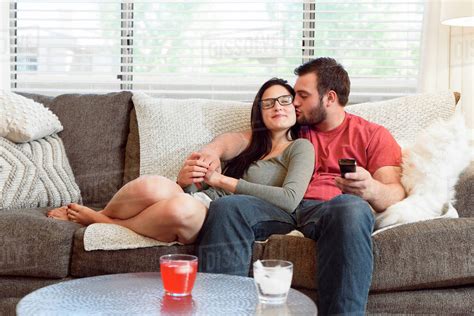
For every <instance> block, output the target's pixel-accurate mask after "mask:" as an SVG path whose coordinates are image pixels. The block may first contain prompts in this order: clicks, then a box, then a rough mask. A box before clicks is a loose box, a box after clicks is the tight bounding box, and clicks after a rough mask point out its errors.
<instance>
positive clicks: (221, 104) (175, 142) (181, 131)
mask: <svg viewBox="0 0 474 316" xmlns="http://www.w3.org/2000/svg"><path fill="white" fill-rule="evenodd" d="M133 103H134V105H135V110H136V112H137V122H138V132H139V135H140V175H145V174H159V175H162V176H165V177H167V178H168V179H172V180H175V179H176V176H177V174H178V172H179V170H180V169H181V166H182V164H183V162H184V160H185V159H186V157H188V156H189V154H190V153H191V152H192V151H197V150H199V149H201V148H202V147H203V146H204V145H205V144H207V143H208V142H210V141H211V140H212V139H213V138H214V137H215V136H217V135H219V134H222V133H225V132H231V131H241V130H247V129H249V128H250V109H251V105H250V104H248V103H240V102H231V101H218V100H200V99H187V100H180V99H164V98H163V99H160V98H152V97H150V96H148V95H146V94H143V93H134V94H133Z"/></svg>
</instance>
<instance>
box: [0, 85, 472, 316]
mask: <svg viewBox="0 0 474 316" xmlns="http://www.w3.org/2000/svg"><path fill="white" fill-rule="evenodd" d="M24 95H25V96H27V97H30V98H32V99H34V100H36V101H39V102H41V103H43V104H45V105H46V106H47V107H49V108H50V109H51V110H52V111H53V112H54V113H55V114H56V115H57V116H58V117H59V119H60V120H61V122H62V124H63V125H64V131H62V132H61V133H60V136H61V138H62V140H63V142H64V145H65V148H66V152H67V155H68V157H69V161H70V164H71V167H72V169H73V171H74V174H75V177H76V181H77V183H78V185H79V187H80V189H81V192H82V196H83V202H84V204H85V205H88V206H92V207H96V208H100V207H103V206H104V205H105V204H106V203H107V201H109V199H110V198H111V197H112V195H113V194H114V193H115V192H116V191H117V190H118V189H119V188H120V187H121V186H122V185H123V184H124V183H126V182H128V181H130V180H132V179H134V178H136V177H137V176H138V170H139V142H138V140H139V138H138V129H137V121H136V116H135V112H134V110H133V102H132V100H131V96H132V95H131V93H129V92H120V93H112V94H106V95H62V96H58V97H55V98H52V97H45V96H40V95H29V94H24ZM456 198H457V202H456V205H455V207H456V209H457V210H458V211H459V213H460V216H461V218H459V219H443V220H432V221H427V222H419V223H414V224H408V225H403V226H401V227H397V228H395V229H391V230H388V231H385V232H382V233H380V234H378V235H376V236H374V239H373V241H374V249H373V252H374V263H375V271H374V275H373V280H372V287H371V293H370V296H369V302H368V311H369V313H374V314H377V313H384V314H386V313H388V314H406V313H410V314H413V313H416V314H418V313H424V314H451V313H455V314H473V313H474V164H471V166H470V167H468V168H467V169H466V170H465V171H464V172H463V174H462V177H461V179H460V180H459V182H458V184H457V186H456ZM47 210H48V209H47V208H40V209H19V210H12V211H5V210H2V211H0V245H1V249H2V251H1V252H0V314H1V315H10V314H12V315H13V314H14V311H15V306H16V304H17V302H18V301H19V300H20V299H21V298H22V297H23V296H25V295H26V294H28V293H30V292H32V291H34V290H35V289H38V288H41V287H43V286H47V285H50V284H54V283H57V282H61V281H64V280H69V279H72V278H81V277H88V276H94V275H101V274H110V273H124V272H138V271H158V270H159V257H160V256H161V255H163V254H167V253H194V252H195V247H194V246H192V245H191V246H171V247H151V248H141V249H133V250H116V251H85V250H84V246H83V235H84V230H85V229H84V228H82V227H81V226H79V225H77V224H75V223H71V222H63V221H57V220H52V219H49V218H47V217H46V216H45V213H46V212H47ZM316 252H317V247H316V243H315V242H314V241H312V240H310V239H306V238H301V237H294V236H282V235H274V236H272V237H270V238H269V239H268V240H267V241H266V242H257V243H255V246H254V252H253V256H254V259H257V258H258V259H267V258H281V259H286V260H290V261H292V262H293V263H294V266H295V269H294V279H293V287H294V288H297V289H299V290H301V291H302V292H304V293H306V294H307V295H309V296H310V297H312V298H313V299H315V300H317V286H316V281H315V275H316V269H317V265H316Z"/></svg>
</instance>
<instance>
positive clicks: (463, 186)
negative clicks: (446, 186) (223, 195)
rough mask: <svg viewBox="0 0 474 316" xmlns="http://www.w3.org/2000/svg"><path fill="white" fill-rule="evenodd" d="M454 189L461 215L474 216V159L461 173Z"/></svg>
mask: <svg viewBox="0 0 474 316" xmlns="http://www.w3.org/2000/svg"><path fill="white" fill-rule="evenodd" d="M454 190H455V191H456V195H455V196H454V199H455V201H456V202H455V204H454V207H455V208H456V210H457V211H458V213H459V216H460V217H474V161H473V162H471V164H470V166H469V167H467V168H466V169H465V170H464V171H463V173H461V176H460V177H459V180H458V183H457V184H456V187H455V188H454Z"/></svg>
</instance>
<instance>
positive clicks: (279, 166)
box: [202, 138, 315, 212]
mask: <svg viewBox="0 0 474 316" xmlns="http://www.w3.org/2000/svg"><path fill="white" fill-rule="evenodd" d="M314 160H315V157H314V147H313V145H312V144H311V143H310V142H309V141H308V140H306V139H301V138H300V139H296V140H295V141H293V142H292V143H291V144H290V145H288V147H287V148H286V149H285V150H284V151H283V152H282V153H281V154H280V155H279V156H276V157H273V158H270V159H268V160H258V161H256V162H254V163H253V164H251V165H250V167H249V168H248V169H247V171H246V172H245V173H244V175H243V177H242V178H241V179H239V181H238V183H237V187H236V191H235V194H246V195H252V196H255V197H258V198H260V199H262V200H265V201H267V202H269V203H272V204H274V205H276V206H277V207H279V208H281V209H283V210H285V211H287V212H292V211H293V210H294V209H295V208H296V207H297V206H298V204H299V203H300V202H301V200H302V199H303V196H304V194H305V192H306V188H307V187H308V184H309V181H310V180H311V176H312V174H313V170H314ZM202 192H203V193H205V194H206V195H208V196H209V197H210V198H211V199H212V200H215V199H217V198H219V197H222V196H225V195H230V194H232V193H230V192H227V191H225V190H222V189H217V188H209V189H206V190H203V191H202Z"/></svg>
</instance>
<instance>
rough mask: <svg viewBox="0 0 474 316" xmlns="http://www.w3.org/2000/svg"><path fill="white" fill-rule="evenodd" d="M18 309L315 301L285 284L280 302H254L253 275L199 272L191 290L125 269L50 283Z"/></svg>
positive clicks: (86, 311) (65, 311) (292, 310)
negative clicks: (178, 290) (168, 287)
mask: <svg viewBox="0 0 474 316" xmlns="http://www.w3.org/2000/svg"><path fill="white" fill-rule="evenodd" d="M16 311H17V314H18V315H20V316H22V315H91V314H100V315H110V314H113V315H118V314H122V315H157V314H160V313H161V314H162V315H316V314H317V308H316V305H315V304H314V302H313V301H312V300H311V299H310V298H309V297H307V296H306V295H304V294H302V293H300V292H298V291H296V290H294V289H290V292H289V294H288V301H287V303H286V304H283V305H266V304H259V303H258V297H257V293H256V289H255V285H254V282H253V279H252V278H247V277H239V276H230V275H223V274H209V273H198V275H197V278H196V283H195V285H194V289H193V292H192V296H189V297H184V298H174V297H170V296H168V295H165V294H164V290H163V285H162V281H161V275H160V273H159V272H144V273H124V274H112V275H102V276H96V277H89V278H81V279H76V280H71V281H66V282H61V283H57V284H53V285H50V286H47V287H44V288H41V289H38V290H36V291H34V292H32V293H30V294H28V295H27V296H25V297H24V298H23V299H22V300H21V301H20V302H19V303H18V305H17V307H16Z"/></svg>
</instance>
